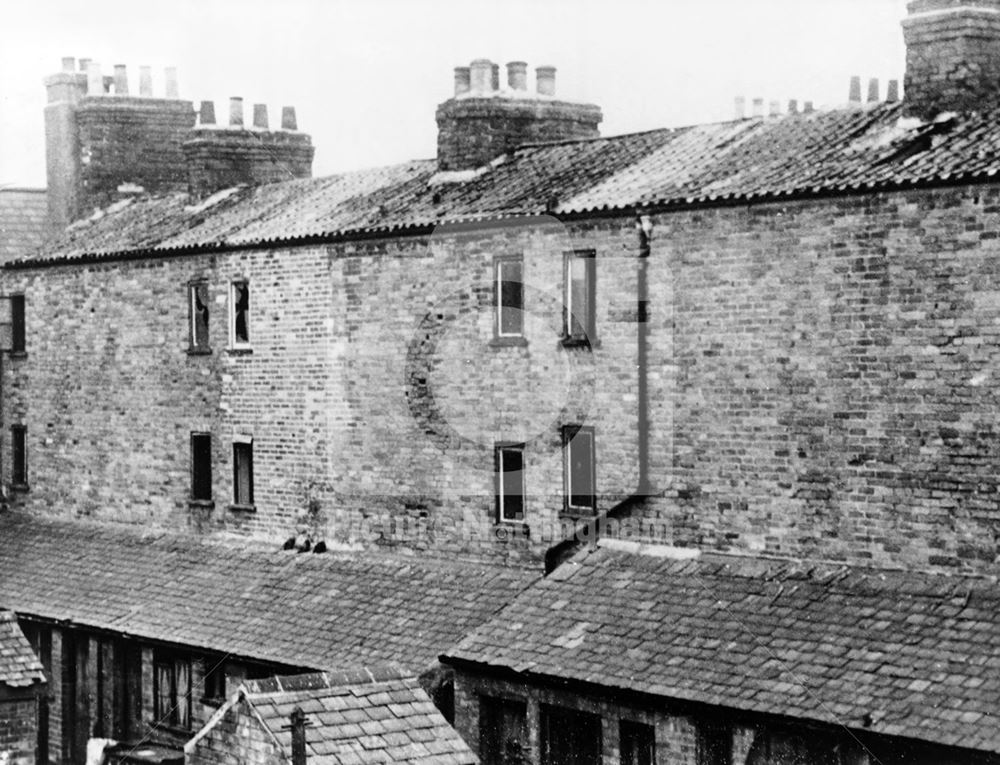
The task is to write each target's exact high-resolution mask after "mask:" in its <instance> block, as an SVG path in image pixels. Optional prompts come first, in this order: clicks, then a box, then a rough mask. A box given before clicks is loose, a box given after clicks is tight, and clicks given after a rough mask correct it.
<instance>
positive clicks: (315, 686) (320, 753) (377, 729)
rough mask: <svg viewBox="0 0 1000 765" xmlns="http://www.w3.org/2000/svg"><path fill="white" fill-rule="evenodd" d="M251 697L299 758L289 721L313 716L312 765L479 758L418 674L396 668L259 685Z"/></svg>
mask: <svg viewBox="0 0 1000 765" xmlns="http://www.w3.org/2000/svg"><path fill="white" fill-rule="evenodd" d="M244 691H245V694H246V698H247V700H248V701H249V703H250V704H251V705H252V706H253V707H254V709H255V710H256V711H257V713H258V714H259V716H260V719H261V721H262V722H263V723H264V725H265V726H267V728H268V729H269V730H270V731H271V733H272V734H273V735H274V737H275V739H277V741H278V744H279V745H280V746H281V748H282V750H283V751H284V752H285V754H286V756H287V757H289V759H290V757H291V749H292V734H291V730H290V729H289V717H290V716H291V714H292V710H294V709H295V708H296V707H300V708H301V709H302V711H303V712H304V713H305V715H306V720H307V722H308V725H307V727H306V754H307V761H308V762H312V763H319V764H320V765H357V764H358V763H366V764H367V763H413V765H472V763H475V762H476V757H475V755H474V754H473V753H472V751H471V750H470V749H469V747H468V746H467V745H466V743H465V742H464V741H463V740H462V738H461V737H460V736H459V735H458V733H456V732H455V729H454V728H452V727H451V726H450V725H449V724H448V721H447V720H445V719H444V717H442V715H441V713H440V712H438V710H437V708H436V707H435V706H434V704H433V702H432V701H431V700H430V697H429V696H428V695H427V693H426V692H425V691H424V690H423V689H422V688H421V687H420V684H419V683H418V682H417V678H416V677H412V676H407V675H406V673H405V672H402V671H401V670H399V669H397V668H394V667H392V666H376V667H372V668H370V669H361V670H356V671H349V672H328V673H326V672H324V673H318V674H310V675H297V676H290V677H277V678H270V679H268V680H256V681H251V682H249V683H247V684H246V686H245V687H244Z"/></svg>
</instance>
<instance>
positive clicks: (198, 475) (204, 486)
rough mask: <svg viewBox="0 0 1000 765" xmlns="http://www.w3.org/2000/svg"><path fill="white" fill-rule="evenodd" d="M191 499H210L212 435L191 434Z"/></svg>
mask: <svg viewBox="0 0 1000 765" xmlns="http://www.w3.org/2000/svg"><path fill="white" fill-rule="evenodd" d="M191 499H193V500H198V501H210V500H211V499H212V436H211V435H210V434H209V433H192V434H191Z"/></svg>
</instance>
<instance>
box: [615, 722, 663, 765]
mask: <svg viewBox="0 0 1000 765" xmlns="http://www.w3.org/2000/svg"><path fill="white" fill-rule="evenodd" d="M619 742H620V749H621V760H622V765H656V730H655V729H654V728H653V726H652V725H644V724H643V723H638V722H632V721H631V720H622V721H621V725H620V726H619Z"/></svg>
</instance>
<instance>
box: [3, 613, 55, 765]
mask: <svg viewBox="0 0 1000 765" xmlns="http://www.w3.org/2000/svg"><path fill="white" fill-rule="evenodd" d="M46 689H47V681H46V677H45V670H44V669H43V668H42V665H41V663H40V662H39V661H38V657H37V656H36V655H35V652H34V651H33V650H32V648H31V645H30V644H29V643H28V641H27V639H26V638H25V636H24V634H23V633H22V632H21V629H20V627H18V624H17V616H16V615H15V614H14V613H13V612H12V611H3V610H0V762H3V763H4V765H34V764H35V763H36V762H39V763H44V762H46V761H47V760H46V756H45V753H44V752H43V753H39V752H38V730H39V724H40V718H41V717H42V716H43V712H42V710H43V709H44V708H45V706H46V703H47V700H46V698H45V692H46Z"/></svg>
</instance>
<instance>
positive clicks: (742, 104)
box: [733, 96, 747, 120]
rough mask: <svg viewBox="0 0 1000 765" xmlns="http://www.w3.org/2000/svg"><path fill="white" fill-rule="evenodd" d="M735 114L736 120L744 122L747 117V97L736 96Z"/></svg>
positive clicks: (734, 103)
mask: <svg viewBox="0 0 1000 765" xmlns="http://www.w3.org/2000/svg"><path fill="white" fill-rule="evenodd" d="M733 114H735V115H736V119H738V120H742V119H745V118H746V116H747V100H746V97H745V96H736V99H735V100H734V102H733Z"/></svg>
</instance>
